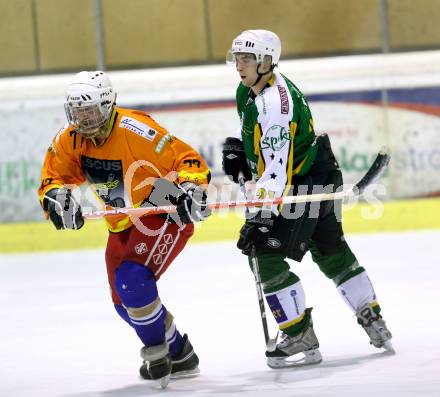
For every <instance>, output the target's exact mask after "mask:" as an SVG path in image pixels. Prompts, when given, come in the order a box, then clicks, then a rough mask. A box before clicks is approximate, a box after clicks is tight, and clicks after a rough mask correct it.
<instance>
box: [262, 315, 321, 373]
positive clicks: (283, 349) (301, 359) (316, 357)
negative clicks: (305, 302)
mask: <svg viewBox="0 0 440 397" xmlns="http://www.w3.org/2000/svg"><path fill="white" fill-rule="evenodd" d="M310 312H311V309H306V315H309V322H308V324H307V325H306V327H305V328H304V330H303V331H302V332H301V333H300V334H299V335H296V336H288V335H286V334H283V339H282V340H281V342H279V343H278V344H277V345H276V348H275V350H273V351H266V357H267V365H268V366H269V367H270V368H273V369H279V368H288V367H301V366H304V365H311V364H318V363H320V362H321V361H322V356H321V353H320V351H319V349H318V348H319V342H318V338H317V337H316V335H315V332H314V330H313V323H312V318H311V317H310Z"/></svg>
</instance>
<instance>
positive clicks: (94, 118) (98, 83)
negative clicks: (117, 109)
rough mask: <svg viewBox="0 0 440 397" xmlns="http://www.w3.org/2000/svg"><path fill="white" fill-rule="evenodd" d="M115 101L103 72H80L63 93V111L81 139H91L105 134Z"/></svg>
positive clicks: (109, 83)
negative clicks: (64, 94) (64, 100)
mask: <svg viewBox="0 0 440 397" xmlns="http://www.w3.org/2000/svg"><path fill="white" fill-rule="evenodd" d="M115 101H116V93H115V92H114V90H113V87H112V83H111V82H110V80H109V78H108V76H107V74H106V73H104V72H101V71H99V70H97V71H95V72H80V73H78V74H77V75H75V77H74V78H73V80H72V81H71V83H70V84H69V86H68V87H67V90H66V102H65V104H64V109H65V110H66V115H67V120H68V121H69V124H70V125H71V126H72V127H73V128H75V129H76V130H77V131H78V133H79V134H81V135H82V136H83V137H84V138H93V137H96V136H97V135H100V134H102V133H104V132H105V130H106V129H107V126H108V122H109V120H110V117H111V115H112V111H113V106H114V105H115Z"/></svg>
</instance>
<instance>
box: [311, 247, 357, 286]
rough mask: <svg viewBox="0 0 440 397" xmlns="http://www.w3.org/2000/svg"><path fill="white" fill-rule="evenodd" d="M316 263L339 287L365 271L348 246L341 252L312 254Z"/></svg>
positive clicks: (340, 250)
mask: <svg viewBox="0 0 440 397" xmlns="http://www.w3.org/2000/svg"><path fill="white" fill-rule="evenodd" d="M312 257H313V259H314V261H315V262H316V263H317V264H318V266H319V268H320V269H321V271H322V272H323V273H324V274H325V275H326V277H328V278H329V279H331V280H333V281H334V283H335V284H336V285H337V286H338V285H340V284H342V283H344V282H345V281H347V280H349V279H350V278H352V277H354V276H356V275H358V274H359V273H361V272H363V271H364V268H363V267H361V266H360V265H359V263H358V261H357V259H356V257H355V255H354V254H353V252H352V251H351V250H350V247H349V246H348V245H345V246H341V247H340V249H339V250H335V251H333V252H325V254H323V253H322V250H321V251H320V252H319V253H318V254H316V252H314V253H313V252H312Z"/></svg>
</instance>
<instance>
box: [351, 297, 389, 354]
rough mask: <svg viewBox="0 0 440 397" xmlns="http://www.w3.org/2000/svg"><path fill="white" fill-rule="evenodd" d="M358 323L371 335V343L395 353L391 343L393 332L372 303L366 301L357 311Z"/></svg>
mask: <svg viewBox="0 0 440 397" xmlns="http://www.w3.org/2000/svg"><path fill="white" fill-rule="evenodd" d="M356 317H357V319H358V323H359V324H360V325H362V327H363V329H364V330H365V332H366V333H367V335H368V336H369V337H370V344H372V345H373V346H374V347H377V348H379V349H380V348H384V349H385V350H387V351H389V352H390V353H395V350H394V349H393V346H392V344H391V338H392V335H391V332H390V331H389V330H388V328H387V327H386V325H385V321H384V320H383V319H382V317H381V316H380V315H379V314H376V313H375V312H374V310H373V308H372V306H371V304H369V303H366V304H365V305H362V306H361V307H360V308H359V309H358V310H357V311H356Z"/></svg>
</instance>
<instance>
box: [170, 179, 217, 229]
mask: <svg viewBox="0 0 440 397" xmlns="http://www.w3.org/2000/svg"><path fill="white" fill-rule="evenodd" d="M180 188H181V194H180V195H179V196H178V197H177V201H176V207H177V215H178V217H179V220H180V222H181V223H184V224H189V223H195V222H199V221H204V220H205V219H207V218H208V216H209V215H211V212H212V211H211V209H210V208H208V206H207V198H208V196H207V194H206V190H205V189H204V188H203V187H202V186H197V185H196V184H194V183H192V182H184V183H182V184H181V185H180Z"/></svg>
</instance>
